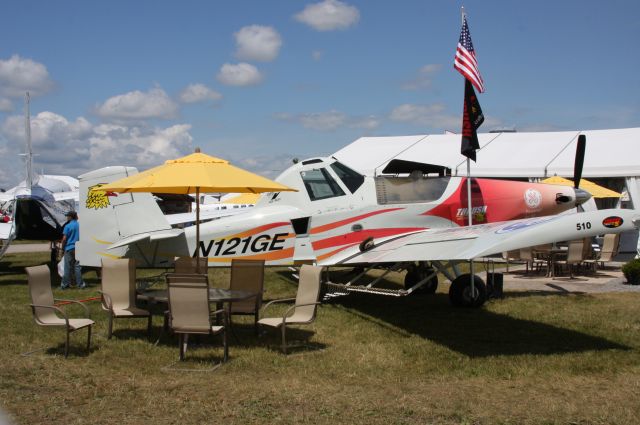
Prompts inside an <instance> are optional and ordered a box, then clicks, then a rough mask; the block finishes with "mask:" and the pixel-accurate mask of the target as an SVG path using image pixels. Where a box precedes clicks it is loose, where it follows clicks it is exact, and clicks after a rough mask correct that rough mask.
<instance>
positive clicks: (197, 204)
mask: <svg viewBox="0 0 640 425" xmlns="http://www.w3.org/2000/svg"><path fill="white" fill-rule="evenodd" d="M196 273H200V188H199V187H196Z"/></svg>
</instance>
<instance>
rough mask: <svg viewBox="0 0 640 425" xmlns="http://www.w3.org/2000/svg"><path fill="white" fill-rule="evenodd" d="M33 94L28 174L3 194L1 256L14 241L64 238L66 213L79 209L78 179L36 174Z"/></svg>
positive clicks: (27, 115)
mask: <svg viewBox="0 0 640 425" xmlns="http://www.w3.org/2000/svg"><path fill="white" fill-rule="evenodd" d="M29 104H30V99H29V93H27V94H26V96H25V133H26V134H25V136H26V137H25V140H26V152H25V153H24V154H22V156H24V157H25V168H26V170H25V175H26V178H25V180H24V181H23V182H21V183H20V184H18V185H17V186H16V187H14V188H12V189H9V190H7V191H6V192H3V193H0V257H2V256H3V255H4V254H5V252H6V250H7V249H8V248H9V245H10V244H11V242H12V241H13V240H14V239H26V240H50V241H56V240H59V239H61V238H62V227H63V225H64V223H65V222H66V218H65V214H66V213H67V212H68V211H71V210H77V206H78V188H79V183H78V179H76V178H73V177H71V176H58V175H38V174H36V173H34V172H33V151H32V148H31V121H30V112H29Z"/></svg>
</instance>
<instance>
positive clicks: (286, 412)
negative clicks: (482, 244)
mask: <svg viewBox="0 0 640 425" xmlns="http://www.w3.org/2000/svg"><path fill="white" fill-rule="evenodd" d="M47 259H48V255H47V254H14V255H7V256H5V257H4V258H3V259H2V260H1V261H0V323H1V325H2V331H1V333H0V335H1V336H2V344H1V346H0V356H1V358H2V362H1V366H0V400H1V402H2V407H3V409H4V410H5V412H7V413H8V414H9V415H10V416H11V418H12V420H13V421H14V422H15V423H19V424H41V423H66V424H86V423H96V424H140V423H157V424H165V423H179V424H201V423H214V422H221V423H222V422H224V423H238V424H245V423H249V424H252V423H291V424H293V423H367V424H423V423H436V424H450V423H453V424H476V423H478V424H494V423H498V424H539V423H545V424H546V423H559V424H635V423H638V421H639V420H640V419H639V418H640V398H639V395H640V314H639V313H640V309H639V305H640V296H639V295H638V294H605V295H539V294H538V295H536V294H532V293H508V294H507V297H506V298H505V299H503V300H494V301H491V302H489V303H487V304H486V305H485V306H484V307H483V308H481V309H478V310H464V309H453V308H451V307H450V306H449V303H448V299H447V295H446V290H447V289H448V285H441V288H440V289H439V291H438V293H437V294H436V295H432V296H415V297H406V298H390V297H380V296H371V295H351V296H348V297H341V298H338V299H335V300H333V301H331V302H330V303H328V304H323V305H322V306H321V308H320V310H319V313H318V318H317V320H316V322H315V323H314V324H313V325H312V326H308V327H304V328H300V330H298V331H295V332H292V337H293V339H294V340H298V341H305V342H306V343H307V346H306V347H304V348H299V349H297V350H294V351H293V354H291V355H288V356H284V355H282V354H281V353H280V352H279V351H278V343H279V339H278V337H277V335H276V334H275V333H269V334H267V335H266V336H265V337H264V338H261V339H258V338H256V337H254V336H253V334H252V332H251V329H252V327H251V325H250V324H249V322H248V321H245V322H242V321H241V319H240V323H241V324H240V325H239V326H238V338H239V342H233V340H232V345H231V347H230V355H231V359H230V361H229V363H227V364H225V365H224V366H222V367H221V368H219V369H217V370H216V371H214V372H209V373H199V372H175V371H164V370H162V368H163V367H165V366H167V365H170V364H171V363H172V362H174V361H175V360H176V359H177V356H178V347H177V339H176V338H175V337H172V336H168V335H164V334H162V332H161V324H162V318H161V316H156V317H155V318H154V335H153V340H155V339H156V338H157V337H158V336H159V337H160V341H159V343H158V344H157V345H154V344H153V341H151V342H150V341H149V340H148V339H147V337H146V333H145V324H146V323H145V320H144V319H138V320H135V319H134V320H126V321H125V320H121V321H116V325H115V334H114V337H113V339H112V340H109V341H108V340H106V339H105V337H104V335H105V333H106V322H107V320H106V315H105V314H104V313H103V312H102V311H101V310H100V306H99V304H97V303H91V304H90V307H91V309H92V312H93V316H92V317H93V318H94V320H96V321H97V326H96V329H95V333H96V334H97V335H96V337H95V339H94V342H93V344H92V350H91V352H90V353H86V352H85V351H84V347H83V344H84V340H85V336H86V334H85V333H84V332H83V331H80V332H78V334H77V335H72V350H71V354H70V356H69V358H68V359H66V360H65V359H64V357H63V355H62V352H63V340H64V331H62V330H57V329H55V330H54V329H50V328H49V329H43V328H40V327H37V326H36V325H35V324H34V323H33V321H32V318H31V312H30V309H29V308H28V307H27V304H28V302H29V301H28V292H27V287H26V276H25V274H24V270H23V268H24V266H28V265H36V264H41V263H44V262H45V261H47ZM155 273H158V271H157V270H156V271H153V270H152V271H144V272H141V273H140V274H141V275H142V274H146V275H151V274H155ZM211 273H212V277H213V282H214V285H215V286H221V287H225V286H226V284H227V283H226V282H228V271H226V270H220V271H218V270H216V271H212V272H211ZM85 277H86V280H87V281H88V282H89V283H90V284H91V288H90V289H87V290H71V291H65V292H61V291H57V290H56V291H55V293H56V296H63V297H65V298H66V297H73V298H86V297H88V296H95V295H96V290H97V289H98V286H99V282H98V280H97V279H96V277H95V273H93V272H88V273H86V276H85ZM394 278H395V279H398V278H399V277H398V276H395V277H394ZM266 290H267V292H266V295H265V298H266V299H274V298H280V297H285V296H292V295H294V294H295V291H296V286H295V282H293V281H292V280H291V278H290V274H289V273H288V272H287V271H286V270H285V269H268V271H267V275H266ZM70 311H76V310H70ZM77 312H79V310H77ZM204 342H206V343H207V344H205V345H202V346H201V347H197V348H194V349H190V351H189V352H188V353H187V356H188V361H187V362H185V364H184V365H180V366H184V367H188V368H199V367H202V366H203V365H206V363H207V362H211V361H218V360H219V359H220V357H221V354H222V350H221V345H220V343H219V340H217V339H210V340H209V339H205V340H204ZM39 347H48V348H47V349H46V350H44V351H42V352H38V353H35V354H34V355H31V356H29V357H23V356H21V355H20V353H23V352H27V351H30V350H34V349H36V348H39Z"/></svg>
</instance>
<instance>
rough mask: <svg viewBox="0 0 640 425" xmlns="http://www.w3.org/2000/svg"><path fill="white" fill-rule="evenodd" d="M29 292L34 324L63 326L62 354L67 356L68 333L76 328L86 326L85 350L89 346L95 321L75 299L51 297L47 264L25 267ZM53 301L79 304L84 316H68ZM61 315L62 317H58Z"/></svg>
mask: <svg viewBox="0 0 640 425" xmlns="http://www.w3.org/2000/svg"><path fill="white" fill-rule="evenodd" d="M25 269H26V271H27V281H28V285H29V294H30V296H31V304H30V306H31V311H32V313H33V319H34V320H35V322H36V324H38V325H40V326H64V327H65V330H66V333H67V336H66V339H65V344H64V356H65V357H68V356H69V335H70V334H71V332H74V331H77V330H78V329H82V328H87V351H88V350H89V348H90V347H91V326H93V324H94V323H95V322H94V321H93V320H91V319H90V315H89V308H88V307H87V306H86V305H84V304H83V303H81V302H78V301H75V300H61V299H56V298H53V292H52V291H51V272H50V270H49V267H48V266H45V265H43V266H34V267H26V268H25ZM54 302H67V303H74V304H80V305H81V306H82V307H83V308H84V310H85V313H86V316H87V317H86V318H69V316H68V315H67V313H66V312H65V311H64V310H63V309H62V308H60V307H58V306H56V305H54ZM60 316H62V317H60Z"/></svg>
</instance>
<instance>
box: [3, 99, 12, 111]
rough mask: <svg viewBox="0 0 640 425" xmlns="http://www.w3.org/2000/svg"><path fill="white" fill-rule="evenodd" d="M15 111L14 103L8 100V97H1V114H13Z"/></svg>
mask: <svg viewBox="0 0 640 425" xmlns="http://www.w3.org/2000/svg"><path fill="white" fill-rule="evenodd" d="M11 111H13V102H11V99H7V98H6V97H0V112H11Z"/></svg>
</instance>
